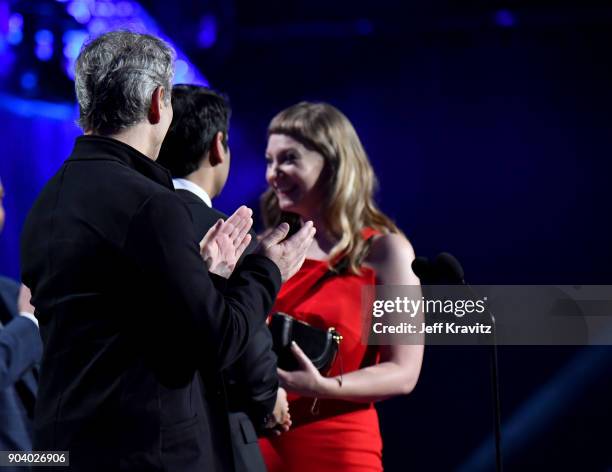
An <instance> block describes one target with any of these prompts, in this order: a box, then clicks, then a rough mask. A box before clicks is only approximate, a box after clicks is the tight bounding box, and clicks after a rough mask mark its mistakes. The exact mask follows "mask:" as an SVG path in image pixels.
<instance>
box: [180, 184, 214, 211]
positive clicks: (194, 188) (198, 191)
mask: <svg viewBox="0 0 612 472" xmlns="http://www.w3.org/2000/svg"><path fill="white" fill-rule="evenodd" d="M172 183H173V184H174V189H175V190H179V189H180V190H187V191H188V192H191V193H193V194H195V195H196V197H199V198H200V199H201V200H202V201H203V202H204V203H206V205H208V206H209V207H210V208H212V201H211V200H210V197H209V196H208V194H207V193H206V190H204V189H203V188H202V187H200V186H199V185H197V184H194V183H193V182H192V181H191V180H187V179H172Z"/></svg>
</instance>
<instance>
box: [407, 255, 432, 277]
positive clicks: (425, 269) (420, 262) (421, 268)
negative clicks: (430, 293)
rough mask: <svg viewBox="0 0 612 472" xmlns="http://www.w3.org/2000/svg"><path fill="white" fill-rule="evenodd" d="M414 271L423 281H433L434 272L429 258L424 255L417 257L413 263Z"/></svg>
mask: <svg viewBox="0 0 612 472" xmlns="http://www.w3.org/2000/svg"><path fill="white" fill-rule="evenodd" d="M411 267H412V272H414V273H415V275H416V276H417V277H418V278H419V279H421V282H422V283H431V282H432V280H433V279H434V274H433V270H432V266H431V262H429V259H427V258H426V257H423V256H419V257H417V258H416V259H415V260H414V261H412V264H411Z"/></svg>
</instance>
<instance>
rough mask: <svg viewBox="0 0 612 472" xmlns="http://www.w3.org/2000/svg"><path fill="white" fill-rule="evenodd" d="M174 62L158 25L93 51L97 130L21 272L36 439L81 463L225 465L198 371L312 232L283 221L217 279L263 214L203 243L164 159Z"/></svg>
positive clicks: (224, 359)
mask: <svg viewBox="0 0 612 472" xmlns="http://www.w3.org/2000/svg"><path fill="white" fill-rule="evenodd" d="M173 72H174V51H173V50H172V48H171V47H170V46H169V45H167V44H166V43H165V42H163V41H162V40H160V39H159V38H155V37H153V36H150V35H146V34H138V33H131V32H127V31H116V32H111V33H106V34H104V35H102V36H100V37H98V38H96V39H94V40H93V41H90V42H89V43H87V44H86V45H85V46H84V47H83V49H82V50H81V52H80V54H79V57H78V58H77V61H76V78H75V87H76V93H77V100H78V102H79V111H80V123H81V126H82V127H83V130H84V131H85V135H84V136H80V137H78V138H77V140H76V143H75V147H74V150H73V152H72V155H71V156H70V158H69V159H68V160H67V161H66V162H65V163H64V164H63V165H62V167H61V168H60V169H59V171H58V172H57V174H56V175H55V176H54V177H53V178H52V179H51V180H50V181H49V182H48V183H47V185H46V186H45V188H44V189H43V190H42V192H41V194H40V195H39V197H38V199H37V201H36V202H35V203H34V206H33V207H32V210H31V211H30V214H29V215H28V218H27V220H26V223H25V225H24V229H23V233H22V239H21V260H22V275H23V281H24V283H25V284H26V285H27V286H28V287H30V288H31V289H32V295H33V298H32V300H33V304H34V306H35V307H36V316H37V318H38V320H39V323H40V330H41V335H42V338H43V344H44V352H43V358H42V363H41V371H40V383H39V391H38V401H37V403H36V410H35V415H34V448H35V449H37V450H46V451H69V453H70V457H69V460H70V469H71V470H72V471H83V472H97V471H100V472H108V471H134V472H148V471H151V472H152V471H156V472H157V471H162V470H163V471H165V472H202V471H211V470H216V468H215V464H216V462H215V460H214V457H215V455H216V453H217V452H216V451H215V449H214V447H213V438H214V436H215V435H216V434H217V433H218V432H217V431H216V430H215V429H214V425H212V424H211V422H210V421H209V418H208V416H207V414H206V410H205V409H203V408H202V403H203V402H202V394H201V392H200V383H199V380H198V378H199V377H198V375H197V369H198V368H199V367H201V366H202V364H203V363H205V365H206V366H207V369H209V370H210V371H211V372H214V371H221V370H223V369H224V368H225V367H227V366H228V365H231V364H233V363H234V362H235V361H236V360H237V359H238V358H239V357H240V355H241V354H242V352H243V351H244V348H245V346H246V345H247V343H248V341H249V339H250V338H251V337H252V336H253V335H254V333H255V332H256V331H257V330H258V327H259V326H260V325H261V324H263V322H264V320H265V318H266V315H267V313H268V311H269V310H270V308H271V307H272V303H273V302H274V299H275V297H276V294H277V292H278V290H279V287H280V284H281V280H284V279H286V278H288V277H290V276H291V275H293V274H294V273H295V272H296V271H297V270H298V268H299V267H300V266H301V264H302V262H303V260H304V258H305V252H306V248H307V246H309V245H310V244H311V243H312V237H313V235H314V229H313V228H312V224H307V225H306V229H305V230H304V231H302V232H301V233H296V234H295V235H294V236H291V237H290V238H288V239H286V235H287V233H288V231H289V228H288V225H279V226H278V227H277V228H276V229H275V231H273V234H271V235H270V236H269V237H267V238H266V239H264V240H262V241H261V242H260V243H259V245H258V247H257V248H256V250H255V252H254V253H253V254H250V255H248V256H246V257H245V258H244V259H243V261H242V263H241V264H240V267H239V268H238V269H236V270H235V271H233V274H232V276H231V278H230V279H229V280H225V279H222V278H221V277H219V276H218V275H215V274H219V273H221V274H226V273H227V271H228V269H229V268H233V266H234V265H235V263H236V261H237V258H238V257H239V256H240V255H241V253H242V251H243V250H244V248H245V246H246V243H248V242H249V240H250V238H249V237H248V235H247V233H248V230H249V229H250V226H251V225H252V220H251V219H250V216H251V211H250V210H249V209H247V208H246V207H241V208H239V209H238V210H237V211H236V212H235V213H234V214H233V215H232V216H231V217H230V218H229V219H228V220H227V221H226V222H223V223H222V224H217V225H215V227H214V228H213V230H211V231H210V232H209V233H208V234H207V235H206V237H205V238H204V240H203V243H202V246H199V245H198V239H197V238H196V237H195V235H194V233H193V225H192V223H191V215H190V213H189V211H188V209H187V207H186V205H185V204H184V203H183V202H182V201H181V200H180V198H178V197H177V195H176V193H175V192H174V188H173V186H172V180H171V178H170V175H169V173H168V171H167V170H166V169H164V168H163V167H162V166H160V165H158V164H157V163H155V160H156V159H157V156H158V154H159V149H160V147H161V143H162V141H163V139H164V136H165V135H166V132H167V131H168V127H169V126H170V123H171V121H172V105H171V101H170V84H171V83H172V78H173ZM203 259H204V260H203ZM221 286H222V287H223V291H221V290H220V289H219V287H221ZM51 470H55V469H51ZM222 470H227V469H222Z"/></svg>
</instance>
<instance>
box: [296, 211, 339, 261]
mask: <svg viewBox="0 0 612 472" xmlns="http://www.w3.org/2000/svg"><path fill="white" fill-rule="evenodd" d="M305 221H312V222H313V224H314V227H315V228H316V229H317V234H316V235H315V237H314V240H313V241H312V245H311V246H310V248H309V249H308V251H307V254H306V257H308V258H309V259H325V258H327V256H329V253H330V252H331V250H332V249H333V247H334V246H335V245H336V243H337V242H338V239H337V238H336V237H334V235H333V234H332V233H331V231H330V230H329V228H328V225H327V223H326V222H325V218H324V217H323V215H320V214H317V215H310V216H308V217H301V222H302V223H304V222H305Z"/></svg>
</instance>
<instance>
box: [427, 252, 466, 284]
mask: <svg viewBox="0 0 612 472" xmlns="http://www.w3.org/2000/svg"><path fill="white" fill-rule="evenodd" d="M434 265H435V267H436V272H437V274H438V278H440V279H441V280H445V281H449V282H452V283H455V284H457V283H458V284H461V285H467V284H466V282H465V272H464V271H463V267H461V264H460V263H459V261H458V260H457V258H456V257H455V256H453V255H452V254H450V253H448V252H441V253H440V254H438V256H437V257H436V260H435V262H434Z"/></svg>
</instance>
